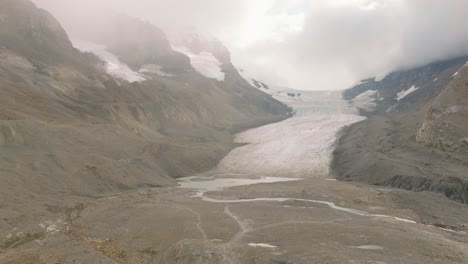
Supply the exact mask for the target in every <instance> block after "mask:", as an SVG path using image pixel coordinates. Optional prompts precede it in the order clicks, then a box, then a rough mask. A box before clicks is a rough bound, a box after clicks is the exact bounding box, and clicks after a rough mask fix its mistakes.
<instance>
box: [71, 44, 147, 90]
mask: <svg viewBox="0 0 468 264" xmlns="http://www.w3.org/2000/svg"><path fill="white" fill-rule="evenodd" d="M73 46H74V47H75V48H77V49H79V50H81V51H84V52H91V53H93V54H95V55H96V56H98V57H99V58H100V59H101V60H102V61H103V62H105V63H106V65H105V69H106V72H107V73H108V74H110V75H112V76H114V77H115V78H117V79H120V80H124V81H128V82H142V81H144V80H146V79H147V78H148V77H146V76H144V75H143V74H140V73H138V72H135V71H133V70H132V69H130V67H128V65H126V64H125V63H123V62H121V61H120V60H119V59H118V58H117V56H115V55H114V54H112V53H110V52H109V51H107V49H106V47H105V46H103V45H98V44H95V43H91V42H85V41H73Z"/></svg>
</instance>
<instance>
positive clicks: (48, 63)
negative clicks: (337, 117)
mask: <svg viewBox="0 0 468 264" xmlns="http://www.w3.org/2000/svg"><path fill="white" fill-rule="evenodd" d="M120 19H122V20H121V23H115V28H114V29H113V31H109V32H108V34H105V35H103V38H102V39H101V40H99V41H97V40H92V41H93V42H94V44H96V45H94V48H89V50H87V51H86V52H82V51H80V50H78V49H76V48H75V47H74V43H72V42H71V41H70V40H69V38H68V36H67V33H66V32H65V30H64V29H63V28H62V27H61V25H60V24H59V22H57V20H55V19H54V18H53V17H52V16H51V15H50V14H49V13H48V12H47V11H45V10H42V9H39V8H37V7H36V6H35V5H34V4H33V3H31V2H30V1H29V0H2V1H0V20H1V23H2V26H1V27H0V45H1V48H0V105H1V107H0V148H1V149H2V151H1V152H0V175H1V177H2V184H1V187H0V199H1V208H2V210H1V213H0V214H1V216H2V217H1V219H2V220H0V229H1V230H11V229H13V228H17V227H21V226H27V225H31V224H32V223H35V224H34V225H35V226H37V221H36V219H35V218H36V217H45V216H50V215H54V214H58V213H59V212H60V213H63V212H62V211H63V210H62V209H63V208H65V207H67V206H69V205H73V204H74V203H75V202H76V201H78V200H80V201H82V200H83V199H86V197H94V198H95V197H101V196H103V195H105V194H107V193H111V192H119V191H125V190H129V189H137V188H140V187H144V186H153V187H157V186H170V185H174V184H175V183H176V181H175V178H177V177H182V176H189V175H193V174H196V173H198V172H202V171H206V170H208V169H210V168H212V167H213V166H215V165H216V164H217V163H218V161H219V160H220V159H222V158H223V156H224V155H225V154H227V153H228V152H229V151H230V150H231V149H232V148H234V147H235V146H237V144H236V143H234V142H233V137H234V134H235V133H236V132H239V131H241V130H244V129H247V128H250V127H254V126H258V125H261V124H265V123H269V122H274V121H278V120H282V119H284V118H287V117H288V116H289V115H290V109H289V108H287V107H286V106H285V105H283V104H281V103H280V102H278V101H276V100H274V99H273V98H272V97H271V96H269V95H267V94H264V93H262V92H260V91H258V90H257V89H255V88H253V87H251V86H250V85H249V84H248V83H247V81H245V80H244V79H243V78H241V77H240V75H239V73H238V72H237V71H236V70H235V69H233V68H232V67H231V64H229V62H228V61H224V64H223V66H222V71H223V73H224V74H225V75H226V78H225V79H224V80H222V81H220V80H216V79H213V78H209V77H207V76H205V75H203V74H201V73H200V72H198V71H197V70H196V68H194V67H193V65H192V63H191V60H190V58H189V57H188V56H187V55H184V54H182V53H180V52H177V51H175V50H174V49H173V48H172V47H171V45H170V43H169V41H168V39H167V37H166V36H165V34H164V33H163V32H162V31H161V30H159V29H158V28H157V27H155V26H153V25H151V24H149V23H146V22H142V21H140V20H137V19H132V18H120ZM117 37H119V38H117ZM96 42H99V43H96ZM77 46H78V45H77ZM96 46H97V47H99V51H96V49H95V47H96ZM92 51H95V53H94V52H92ZM225 52H227V51H225ZM145 67H146V68H145ZM163 73H165V74H163ZM129 76H131V77H132V78H130V79H129ZM54 208H55V209H54Z"/></svg>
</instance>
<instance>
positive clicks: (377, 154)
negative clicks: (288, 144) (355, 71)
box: [332, 56, 468, 203]
mask: <svg viewBox="0 0 468 264" xmlns="http://www.w3.org/2000/svg"><path fill="white" fill-rule="evenodd" d="M467 63H468V57H466V56H465V57H460V58H455V59H450V60H446V61H442V62H437V63H433V64H430V65H426V66H422V67H419V68H416V69H410V70H403V71H398V72H394V73H391V74H389V75H387V76H386V77H385V78H383V79H382V80H375V79H369V80H363V81H362V82H361V83H360V84H358V85H356V86H355V87H352V88H350V89H348V90H346V91H345V92H344V93H343V96H344V98H346V99H348V100H349V101H350V103H351V104H354V105H357V106H359V105H364V106H368V107H361V112H362V113H363V114H364V115H366V116H368V117H369V118H368V119H367V120H364V121H362V122H360V123H357V124H355V125H352V126H351V127H348V128H346V129H345V130H344V131H343V132H342V133H343V136H342V137H341V138H340V140H339V142H338V143H337V149H336V150H335V152H334V161H333V164H332V170H333V171H334V174H335V176H336V177H337V178H339V179H343V180H352V181H361V182H366V183H370V184H375V185H383V186H390V187H397V188H402V189H406V190H412V191H417V192H421V191H430V192H435V193H441V194H443V195H445V196H446V197H448V198H450V199H452V200H455V201H457V202H461V203H468V177H467V172H468V163H467V162H466V161H467V160H468V151H467V150H468V148H467V136H468V133H467V132H468V130H467V125H466V120H467V119H466V118H467V113H468V112H467V103H468V101H467V100H468V93H467V87H468V69H467ZM363 102H364V103H363ZM369 106H370V107H369Z"/></svg>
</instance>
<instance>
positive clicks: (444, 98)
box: [416, 62, 468, 152]
mask: <svg viewBox="0 0 468 264" xmlns="http://www.w3.org/2000/svg"><path fill="white" fill-rule="evenodd" d="M467 63H468V62H467ZM467 118H468V67H467V65H465V66H464V67H463V68H462V69H460V70H459V71H457V74H456V75H455V78H454V80H453V81H451V82H450V83H449V85H448V86H447V88H446V89H445V90H444V91H443V92H442V93H441V94H440V95H439V96H438V97H437V98H436V99H435V100H434V102H433V103H432V106H431V108H430V109H429V110H428V111H427V114H426V117H425V119H424V123H423V124H422V126H421V128H420V129H419V130H418V133H417V135H416V140H417V141H418V142H421V143H423V144H426V145H428V146H432V147H437V148H440V149H444V150H448V151H465V152H466V151H467V150H468V124H467V122H466V121H467V120H468V119H467Z"/></svg>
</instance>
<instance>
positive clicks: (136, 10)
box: [35, 0, 468, 90]
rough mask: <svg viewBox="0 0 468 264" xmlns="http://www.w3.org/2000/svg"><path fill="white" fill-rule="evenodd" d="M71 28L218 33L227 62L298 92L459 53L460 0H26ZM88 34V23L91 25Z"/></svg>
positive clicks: (463, 46)
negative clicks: (116, 20)
mask: <svg viewBox="0 0 468 264" xmlns="http://www.w3.org/2000/svg"><path fill="white" fill-rule="evenodd" d="M35 2H36V3H37V4H38V5H39V6H43V7H44V8H46V9H48V10H50V11H51V12H52V13H53V14H54V15H56V16H57V17H58V18H59V20H60V21H61V22H62V23H63V24H64V25H65V27H66V29H68V31H69V32H71V33H72V35H78V36H79V35H86V34H89V32H90V30H89V29H92V28H96V27H99V25H102V24H105V22H106V18H107V16H108V15H109V14H110V13H125V14H129V15H133V16H138V17H140V18H143V19H145V20H148V21H150V22H152V23H154V24H156V25H158V26H161V27H162V28H163V29H164V30H165V31H166V32H169V33H171V32H175V31H178V30H180V29H182V28H185V27H187V26H191V27H194V28H197V29H198V30H199V31H202V32H207V33H210V34H212V35H215V36H218V37H219V38H220V39H221V40H223V41H224V42H225V44H226V45H227V46H228V47H229V48H230V50H231V52H232V55H233V60H234V62H235V64H237V65H239V66H240V67H242V68H246V69H247V70H249V71H251V72H252V73H253V74H255V75H257V76H259V78H260V79H263V80H265V81H266V82H269V83H270V84H277V85H282V86H289V87H292V88H297V89H312V90H317V89H344V88H346V87H348V86H349V85H351V84H352V83H354V82H355V81H357V80H359V79H363V78H367V77H371V76H376V75H381V74H384V73H388V72H390V71H394V70H398V69H405V68H411V67H416V66H419V65H423V64H427V63H430V62H434V61H438V60H442V59H447V58H451V57H455V56H460V55H465V54H468V18H467V16H466V14H465V13H466V10H468V1H466V0H447V1H440V0H291V1H282V0H255V1H249V0H236V1H232V0H197V1H194V0H171V1H167V0H140V1H131V0H81V1H71V0H69V1H65V0H35ZM91 32H92V30H91Z"/></svg>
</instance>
